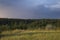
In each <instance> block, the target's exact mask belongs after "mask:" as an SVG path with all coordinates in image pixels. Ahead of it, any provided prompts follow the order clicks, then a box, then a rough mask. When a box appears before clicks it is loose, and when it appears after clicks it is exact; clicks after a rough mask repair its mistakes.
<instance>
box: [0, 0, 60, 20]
mask: <svg viewBox="0 0 60 40" xmlns="http://www.w3.org/2000/svg"><path fill="white" fill-rule="evenodd" d="M0 17H1V18H24V19H25V18H28V19H30V18H34V19H35V18H60V1H59V0H0Z"/></svg>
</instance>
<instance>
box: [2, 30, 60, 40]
mask: <svg viewBox="0 0 60 40" xmlns="http://www.w3.org/2000/svg"><path fill="white" fill-rule="evenodd" d="M2 35H4V36H3V37H2V38H1V40H60V31H58V30H57V31H54V30H50V31H39V30H31V31H30V30H26V31H24V30H22V31H21V30H14V31H6V32H2Z"/></svg>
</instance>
